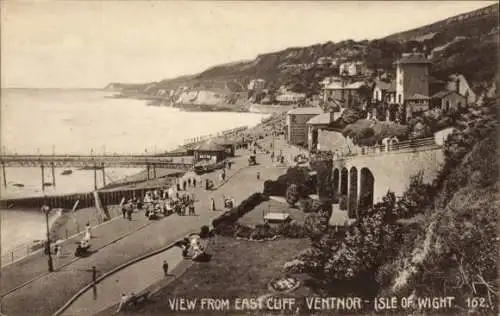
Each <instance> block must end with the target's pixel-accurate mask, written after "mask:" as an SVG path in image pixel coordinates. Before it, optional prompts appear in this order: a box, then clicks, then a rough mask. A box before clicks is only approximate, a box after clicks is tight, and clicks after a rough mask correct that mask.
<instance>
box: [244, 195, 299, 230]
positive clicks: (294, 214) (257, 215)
mask: <svg viewBox="0 0 500 316" xmlns="http://www.w3.org/2000/svg"><path fill="white" fill-rule="evenodd" d="M269 211H271V212H276V213H280V212H283V213H288V214H290V217H291V219H292V220H294V221H296V222H297V224H301V225H302V224H304V219H305V217H306V215H307V214H306V213H304V212H302V211H300V210H299V209H296V208H291V207H290V206H289V205H288V204H287V203H282V202H279V201H275V200H269V201H265V202H262V203H260V204H259V205H257V206H256V207H255V208H254V209H253V210H251V211H250V212H248V213H247V214H245V215H244V216H242V217H241V218H240V219H239V220H238V223H239V224H241V225H245V226H249V227H253V226H256V225H259V224H264V218H263V216H264V214H265V213H267V212H269Z"/></svg>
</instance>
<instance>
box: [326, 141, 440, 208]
mask: <svg viewBox="0 0 500 316" xmlns="http://www.w3.org/2000/svg"><path fill="white" fill-rule="evenodd" d="M443 163H444V153H443V151H442V149H440V148H439V149H430V150H422V151H415V152H411V153H408V152H405V153H398V152H386V153H381V154H378V155H363V156H353V157H346V158H345V159H344V160H337V161H335V162H334V166H333V168H334V170H335V168H337V169H339V171H341V170H342V168H347V169H348V170H349V171H350V170H351V169H352V168H353V167H355V168H356V170H357V172H358V179H360V176H359V173H360V172H361V169H362V168H368V169H369V170H370V171H371V173H372V174H373V176H374V178H375V183H374V192H373V201H374V203H377V202H380V201H381V199H382V197H383V196H385V194H386V193H387V191H392V192H394V193H395V194H396V195H400V194H402V193H403V192H404V191H406V189H407V188H408V185H409V183H410V177H411V176H412V175H416V174H418V172H419V171H423V177H424V179H423V180H424V182H426V183H430V182H432V181H433V180H434V178H435V177H436V175H437V173H438V171H439V170H440V169H441V167H442V164H443Z"/></svg>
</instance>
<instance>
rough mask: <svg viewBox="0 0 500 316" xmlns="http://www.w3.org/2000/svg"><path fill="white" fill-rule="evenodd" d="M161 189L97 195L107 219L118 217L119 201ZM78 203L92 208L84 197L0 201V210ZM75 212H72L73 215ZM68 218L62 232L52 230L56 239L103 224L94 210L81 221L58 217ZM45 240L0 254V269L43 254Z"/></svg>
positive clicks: (92, 203) (89, 197)
mask: <svg viewBox="0 0 500 316" xmlns="http://www.w3.org/2000/svg"><path fill="white" fill-rule="evenodd" d="M163 187H164V186H154V187H149V188H141V189H132V190H116V191H103V192H99V198H100V200H101V201H102V203H103V205H108V212H109V214H110V216H111V218H115V217H118V216H122V213H121V208H120V207H119V206H118V205H119V204H120V202H121V200H122V199H123V198H125V199H126V200H128V199H131V198H132V197H134V196H137V197H143V196H144V194H145V192H146V191H153V190H155V189H161V188H163ZM77 200H78V201H79V204H78V207H79V209H82V208H89V207H95V201H94V198H93V196H92V193H85V194H71V195H60V196H48V197H34V198H25V199H10V200H1V201H0V207H2V208H7V207H8V206H11V207H15V208H30V209H39V208H40V206H41V205H43V204H44V203H45V202H47V204H48V205H50V206H51V207H52V208H53V209H57V208H62V209H69V210H71V208H72V207H73V205H74V204H75V201H77ZM76 212H78V210H77V211H75V213H76ZM68 215H69V216H70V218H69V219H68V220H67V221H66V224H65V225H64V228H58V229H57V228H56V229H57V230H58V236H57V238H59V239H67V238H69V237H71V236H74V235H76V234H78V233H81V232H83V231H85V225H86V224H87V223H89V224H90V226H91V227H94V226H96V225H99V224H101V223H103V218H102V216H101V214H100V213H99V212H98V211H97V210H96V211H95V212H89V213H88V215H89V216H88V217H85V218H82V217H79V219H78V220H77V218H78V217H77V216H71V215H72V214H71V213H70V214H68V213H63V214H62V216H68ZM51 236H52V237H51V240H52V239H53V237H55V236H54V235H53V233H52V232H51ZM45 242H46V240H45V239H44V240H38V241H33V242H28V243H23V244H21V245H19V246H16V247H14V248H12V249H9V250H8V251H6V252H5V253H4V254H2V260H1V262H2V265H3V266H5V265H7V264H9V263H12V262H14V261H16V260H19V259H21V258H23V257H26V256H29V255H31V254H32V253H34V252H37V251H40V250H43V249H44V247H45Z"/></svg>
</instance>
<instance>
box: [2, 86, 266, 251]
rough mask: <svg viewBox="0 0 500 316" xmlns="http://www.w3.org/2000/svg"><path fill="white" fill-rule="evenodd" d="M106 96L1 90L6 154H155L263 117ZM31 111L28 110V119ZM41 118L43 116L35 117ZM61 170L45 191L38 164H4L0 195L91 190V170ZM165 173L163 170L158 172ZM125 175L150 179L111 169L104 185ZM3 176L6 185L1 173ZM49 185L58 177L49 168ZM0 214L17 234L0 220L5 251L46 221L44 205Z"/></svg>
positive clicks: (139, 172) (39, 232) (37, 234)
mask: <svg viewBox="0 0 500 316" xmlns="http://www.w3.org/2000/svg"><path fill="white" fill-rule="evenodd" d="M109 94H110V92H107V91H99V90H66V89H43V90H39V89H3V90H2V102H3V106H2V126H3V127H4V130H3V131H4V136H5V137H3V138H2V152H6V153H18V154H22V153H24V154H37V153H40V154H52V153H73V154H89V153H91V152H93V153H96V154H97V153H101V154H102V153H118V154H127V153H137V154H141V153H146V154H155V153H161V152H165V151H168V150H172V149H174V148H177V146H179V145H181V144H182V143H183V141H184V140H185V139H188V138H194V137H199V136H205V135H209V134H216V133H218V132H221V131H224V130H228V129H233V128H237V127H241V126H249V127H252V126H255V125H256V124H258V123H259V122H260V121H261V119H262V118H263V117H265V115H262V114H252V113H227V112H207V113H204V112H182V111H180V110H179V109H173V108H168V107H151V106H146V105H145V104H144V101H139V100H132V99H113V98H106V97H105V96H107V95H109ZM26 113H30V115H29V120H26V117H27V116H26ZM37 117H43V118H44V119H43V120H36V119H34V118H37ZM6 122H8V124H7V123H6ZM200 122H203V124H200ZM4 123H5V124H4ZM64 170H66V168H56V170H55V180H56V181H55V183H56V185H55V186H53V185H51V186H48V187H46V190H45V192H43V191H42V190H41V182H42V180H41V175H40V169H39V168H6V178H7V181H6V182H7V187H6V188H2V190H1V193H0V194H1V196H0V197H1V198H2V199H7V198H22V197H29V196H43V195H45V194H46V195H49V196H50V195H59V194H70V193H76V192H89V191H92V190H93V189H94V180H93V171H92V170H79V169H75V168H72V169H71V170H72V173H71V174H69V175H62V174H61V173H62V172H63V171H64ZM161 172H162V171H161V170H158V173H159V175H160V174H161ZM168 172H173V173H175V172H176V171H174V170H170V171H168ZM0 177H3V175H0ZM123 179H129V180H130V181H129V182H132V183H128V184H127V185H128V186H129V187H130V186H134V184H133V183H134V182H140V181H142V180H144V179H145V176H144V172H143V169H142V168H107V169H106V184H109V183H112V182H115V181H118V180H123ZM0 180H2V181H0V183H1V184H3V178H2V179H0ZM97 180H98V183H97V184H98V187H99V188H101V187H102V186H103V184H104V183H103V179H102V177H101V176H100V175H99V176H98V178H97ZM123 181H125V180H123ZM44 182H46V183H52V182H53V179H52V174H51V171H50V169H49V168H47V169H46V172H45V181H44ZM0 212H1V213H2V216H3V218H8V219H9V226H10V227H17V230H16V233H15V234H14V233H13V232H10V231H9V230H8V229H7V228H5V227H6V226H5V225H6V223H7V221H2V228H3V229H2V237H3V238H2V253H4V252H5V251H9V250H11V249H13V248H16V247H18V246H23V245H25V244H30V243H31V242H32V241H33V240H37V239H43V235H44V232H45V222H44V217H43V216H42V215H41V214H39V210H33V209H30V210H18V209H16V210H10V209H3V210H0ZM20 214H26V215H25V216H23V215H20ZM34 214H36V215H34ZM62 220H64V218H62V219H61V220H60V221H62Z"/></svg>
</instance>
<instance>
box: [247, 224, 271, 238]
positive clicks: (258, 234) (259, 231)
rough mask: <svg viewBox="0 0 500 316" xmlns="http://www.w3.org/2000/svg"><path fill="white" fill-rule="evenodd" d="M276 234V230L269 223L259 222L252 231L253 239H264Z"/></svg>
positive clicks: (251, 236)
mask: <svg viewBox="0 0 500 316" xmlns="http://www.w3.org/2000/svg"><path fill="white" fill-rule="evenodd" d="M274 236H276V231H275V230H274V229H272V227H271V226H270V225H269V224H259V225H257V226H255V228H254V229H253V230H252V232H251V233H250V238H251V239H253V240H262V239H267V238H272V237H274Z"/></svg>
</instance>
